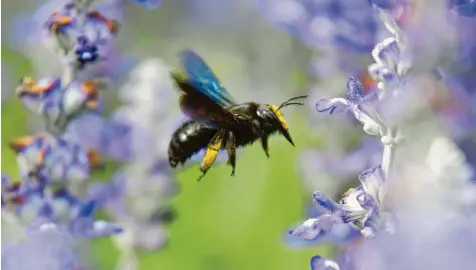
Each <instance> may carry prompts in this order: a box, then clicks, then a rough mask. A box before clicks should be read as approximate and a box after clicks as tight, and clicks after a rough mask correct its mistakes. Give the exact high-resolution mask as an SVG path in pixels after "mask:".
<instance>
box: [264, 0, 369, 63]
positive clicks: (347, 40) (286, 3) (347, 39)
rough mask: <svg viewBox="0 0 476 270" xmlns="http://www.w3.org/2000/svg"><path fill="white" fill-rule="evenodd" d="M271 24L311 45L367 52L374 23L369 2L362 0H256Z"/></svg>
mask: <svg viewBox="0 0 476 270" xmlns="http://www.w3.org/2000/svg"><path fill="white" fill-rule="evenodd" d="M258 7H259V9H260V10H261V12H262V13H263V15H264V16H265V17H266V18H267V19H268V20H270V21H271V22H272V23H273V24H276V25H277V26H279V27H281V28H283V29H285V30H286V31H287V32H290V33H291V34H292V35H294V36H296V37H298V38H299V39H300V40H301V41H302V42H303V43H305V44H308V45H310V46H312V47H314V48H316V47H326V46H329V45H331V46H332V45H337V46H341V47H343V48H346V49H348V50H351V51H354V52H359V53H365V52H370V50H371V49H372V48H373V45H374V44H375V37H376V35H377V32H378V26H377V22H376V19H375V17H374V13H373V10H372V7H371V5H369V4H367V3H364V1H358V0H357V1H354V0H349V1H302V0H280V1H269V0H258Z"/></svg>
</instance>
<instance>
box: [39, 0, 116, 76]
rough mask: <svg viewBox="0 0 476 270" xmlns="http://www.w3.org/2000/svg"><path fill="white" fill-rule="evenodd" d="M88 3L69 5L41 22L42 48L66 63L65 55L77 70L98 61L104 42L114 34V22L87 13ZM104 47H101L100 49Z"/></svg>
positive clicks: (97, 13)
mask: <svg viewBox="0 0 476 270" xmlns="http://www.w3.org/2000/svg"><path fill="white" fill-rule="evenodd" d="M90 6H91V1H86V2H84V3H80V2H72V3H70V4H67V5H65V6H64V7H63V8H62V9H60V10H57V11H55V12H53V13H52V14H51V15H50V16H49V18H48V19H47V21H46V23H45V27H46V29H47V32H48V35H47V43H46V45H47V46H49V48H50V49H51V50H52V51H53V52H57V53H59V55H60V56H63V57H64V56H66V58H65V59H64V60H65V61H66V62H69V61H71V60H73V59H68V56H69V53H70V52H74V57H73V58H74V60H73V61H75V62H76V64H77V67H78V68H79V69H82V68H83V67H84V65H85V64H87V63H92V62H95V61H96V60H100V59H102V58H103V55H105V52H106V51H107V49H108V47H107V45H108V43H109V41H110V40H112V38H113V37H114V35H115V34H116V32H117V31H118V22H117V21H116V20H113V19H109V18H106V17H105V16H104V15H103V14H102V13H101V12H99V11H97V10H91V9H90ZM103 47H104V48H103Z"/></svg>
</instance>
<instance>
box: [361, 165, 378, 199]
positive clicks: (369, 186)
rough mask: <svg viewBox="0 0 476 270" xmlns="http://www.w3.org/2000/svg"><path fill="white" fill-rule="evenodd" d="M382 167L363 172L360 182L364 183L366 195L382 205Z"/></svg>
mask: <svg viewBox="0 0 476 270" xmlns="http://www.w3.org/2000/svg"><path fill="white" fill-rule="evenodd" d="M383 177H384V176H383V172H382V167H381V166H377V167H375V168H371V169H368V170H366V171H364V172H362V173H361V174H360V175H359V181H360V182H361V183H362V188H363V189H364V191H365V193H367V194H369V195H370V196H372V197H373V199H374V200H376V202H377V203H380V197H379V196H380V188H381V187H382V185H383V182H384V178H383Z"/></svg>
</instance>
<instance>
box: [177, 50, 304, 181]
mask: <svg viewBox="0 0 476 270" xmlns="http://www.w3.org/2000/svg"><path fill="white" fill-rule="evenodd" d="M180 56H181V61H182V66H183V70H181V71H175V72H172V74H171V75H172V79H173V80H174V82H175V83H176V84H177V86H178V88H180V89H181V90H182V95H181V96H180V101H179V103H180V107H181V109H182V111H183V112H184V113H185V114H187V115H189V116H191V119H190V120H188V121H186V122H185V123H183V124H182V125H181V126H180V127H179V128H178V129H177V130H176V131H175V132H174V134H173V135H172V139H171V141H170V144H169V150H168V155H169V163H170V166H171V167H173V168H175V167H176V166H177V165H178V164H179V163H180V164H181V165H183V164H184V163H185V162H186V161H187V160H188V159H189V158H190V157H192V156H193V155H194V154H195V153H197V152H199V151H200V150H201V149H204V148H206V152H205V156H204V157H203V160H202V163H201V165H200V171H201V172H202V175H201V176H200V178H199V179H198V180H200V179H201V178H202V177H203V176H204V175H205V174H206V172H207V171H208V169H210V167H211V166H212V165H213V163H214V162H215V160H216V158H217V155H218V152H219V151H220V150H221V149H225V150H226V151H227V152H228V164H229V165H231V166H232V172H231V175H232V176H233V175H234V174H235V167H236V148H237V147H240V146H246V145H248V144H252V143H253V142H255V141H256V140H260V141H261V145H262V146H263V149H264V152H265V153H266V156H267V157H269V153H268V151H269V150H268V149H269V148H268V137H269V136H270V135H272V134H275V133H280V134H281V135H283V136H284V137H285V138H286V139H287V140H288V141H289V142H290V143H291V144H292V145H293V146H294V142H293V140H292V138H291V135H290V134H289V127H288V124H287V122H286V120H284V118H283V115H282V113H281V111H280V109H281V108H283V107H286V106H288V105H303V103H300V102H292V101H294V100H297V99H301V98H305V97H307V96H299V97H295V98H291V99H289V100H287V101H285V102H283V103H282V104H281V105H279V106H278V105H273V104H259V103H256V102H247V103H242V104H238V103H236V102H235V101H234V100H233V98H232V97H231V96H230V94H229V93H228V92H227V91H226V89H225V88H224V87H223V86H222V85H221V83H220V81H219V80H218V79H217V78H216V77H215V75H214V74H213V72H212V71H211V70H210V68H209V67H208V66H207V64H206V63H205V62H204V61H203V59H202V58H200V56H198V55H197V54H196V53H194V52H193V51H190V50H186V51H183V52H182V53H181V54H180Z"/></svg>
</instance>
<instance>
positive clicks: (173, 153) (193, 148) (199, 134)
mask: <svg viewBox="0 0 476 270" xmlns="http://www.w3.org/2000/svg"><path fill="white" fill-rule="evenodd" d="M216 132H217V130H216V129H215V128H213V127H211V126H210V125H208V124H206V123H203V122H200V121H196V120H189V121H187V122H185V123H184V124H183V125H182V126H180V127H179V128H178V129H177V130H176V131H175V132H174V134H173V135H172V139H171V140H170V144H169V150H168V155H169V164H170V166H171V167H173V168H175V167H176V166H177V165H178V164H179V163H180V164H182V165H183V164H184V163H185V162H186V161H187V160H188V159H189V158H190V157H192V156H193V154H195V153H197V152H198V151H200V150H201V149H202V148H205V147H207V145H208V143H209V142H210V140H211V139H212V138H213V136H214V135H215V133H216Z"/></svg>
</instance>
